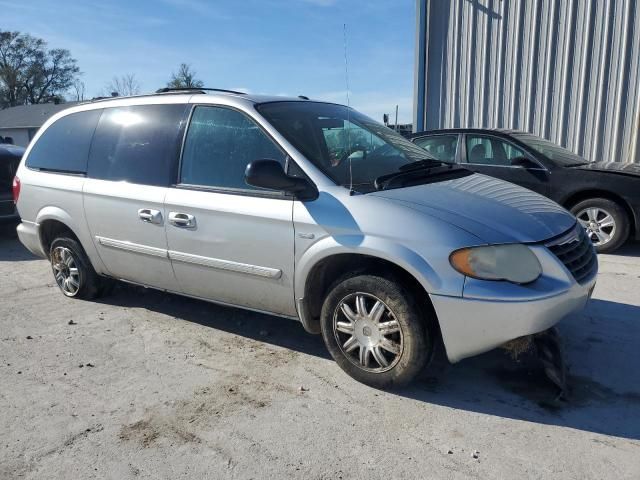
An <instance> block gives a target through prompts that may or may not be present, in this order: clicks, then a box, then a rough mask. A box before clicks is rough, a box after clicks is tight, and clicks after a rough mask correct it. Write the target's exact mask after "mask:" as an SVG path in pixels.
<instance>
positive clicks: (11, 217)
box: [0, 143, 24, 223]
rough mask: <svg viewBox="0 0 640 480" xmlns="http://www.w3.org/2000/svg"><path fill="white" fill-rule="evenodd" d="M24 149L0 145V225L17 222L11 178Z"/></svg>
mask: <svg viewBox="0 0 640 480" xmlns="http://www.w3.org/2000/svg"><path fill="white" fill-rule="evenodd" d="M23 154H24V148H22V147H17V146H15V145H8V144H5V143H2V144H0V223H4V222H11V221H16V220H18V218H19V217H18V212H17V211H16V207H15V204H14V201H13V193H12V189H13V177H14V176H15V174H16V170H17V169H18V164H19V163H20V159H21V158H22V155H23Z"/></svg>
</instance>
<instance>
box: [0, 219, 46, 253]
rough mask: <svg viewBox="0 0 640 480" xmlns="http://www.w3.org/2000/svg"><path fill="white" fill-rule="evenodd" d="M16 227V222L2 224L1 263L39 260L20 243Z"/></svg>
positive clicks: (0, 241) (0, 228)
mask: <svg viewBox="0 0 640 480" xmlns="http://www.w3.org/2000/svg"><path fill="white" fill-rule="evenodd" d="M16 226H17V223H16V222H11V223H0V262H6V261H14V262H23V261H27V260H37V259H38V257H36V256H34V255H32V254H31V253H30V252H29V251H28V250H27V249H26V248H24V247H23V246H22V244H21V243H20V242H19V241H18V234H17V233H16Z"/></svg>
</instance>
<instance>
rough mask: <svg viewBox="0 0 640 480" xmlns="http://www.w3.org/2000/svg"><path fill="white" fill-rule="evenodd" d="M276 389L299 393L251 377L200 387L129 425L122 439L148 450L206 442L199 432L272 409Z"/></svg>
mask: <svg viewBox="0 0 640 480" xmlns="http://www.w3.org/2000/svg"><path fill="white" fill-rule="evenodd" d="M274 387H275V391H276V392H283V391H284V392H286V393H288V394H289V395H293V394H295V393H296V392H295V391H294V390H293V389H291V388H289V387H285V386H282V385H280V386H277V385H276V386H274V385H273V384H268V383H266V382H262V381H255V380H251V379H249V378H244V379H242V380H241V381H239V382H233V383H226V384H224V385H222V386H219V385H217V386H205V387H202V388H199V389H197V390H195V391H194V392H193V394H192V396H191V397H190V398H188V399H184V400H179V401H177V402H171V403H170V404H169V405H165V408H164V409H163V410H157V411H150V412H147V414H146V415H145V417H144V418H143V419H141V420H138V421H136V422H134V423H131V424H129V425H125V426H124V427H122V429H121V431H120V435H119V439H120V440H121V441H135V442H137V443H139V444H141V445H142V446H143V447H145V448H147V447H150V446H152V445H154V444H156V443H159V442H162V441H165V440H169V441H170V442H172V443H180V444H190V443H191V444H197V443H200V442H201V441H202V440H201V437H200V436H199V435H198V433H197V432H198V431H199V430H203V431H207V430H211V429H212V428H213V427H214V425H215V423H216V422H218V421H219V419H221V418H227V417H230V416H232V415H237V414H243V415H250V416H255V414H256V411H258V410H260V409H264V408H267V407H269V406H270V405H271V403H272V398H271V397H272V395H273V393H274ZM167 407H168V408H167Z"/></svg>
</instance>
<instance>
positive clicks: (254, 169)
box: [244, 160, 318, 200]
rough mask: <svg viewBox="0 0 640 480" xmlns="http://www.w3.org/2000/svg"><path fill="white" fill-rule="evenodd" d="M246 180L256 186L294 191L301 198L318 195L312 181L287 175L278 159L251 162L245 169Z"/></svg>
mask: <svg viewBox="0 0 640 480" xmlns="http://www.w3.org/2000/svg"><path fill="white" fill-rule="evenodd" d="M244 181H245V182H247V184H248V185H252V186H254V187H259V188H266V189H268V190H278V191H281V192H288V193H293V194H294V195H295V196H296V197H298V198H300V199H301V200H311V199H314V198H316V197H317V196H318V190H317V189H316V187H315V186H314V185H313V184H312V183H311V182H309V181H308V180H306V179H304V178H299V177H292V176H289V175H287V174H286V173H285V171H284V169H283V168H282V165H281V164H280V162H277V161H276V160H255V161H253V162H251V163H250V164H249V165H247V169H246V170H245V171H244Z"/></svg>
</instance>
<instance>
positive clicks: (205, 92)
mask: <svg viewBox="0 0 640 480" xmlns="http://www.w3.org/2000/svg"><path fill="white" fill-rule="evenodd" d="M195 95H202V98H203V100H204V101H205V102H206V103H209V102H211V101H212V100H215V99H216V98H222V99H229V98H235V99H238V100H241V101H244V102H250V103H254V104H258V103H268V102H308V101H318V100H313V99H309V98H308V97H306V96H303V95H300V96H297V97H292V96H282V95H264V94H251V93H245V92H240V91H234V90H225V89H216V88H202V89H199V88H194V89H161V90H159V91H157V92H155V93H150V94H144V95H131V96H127V97H100V98H96V99H93V100H90V101H88V102H84V103H83V105H91V104H96V103H99V104H101V105H104V104H111V103H115V104H122V103H124V102H126V101H127V100H129V101H131V103H132V104H135V103H137V102H136V100H137V99H153V98H163V97H167V96H171V97H177V98H181V99H182V100H184V99H185V97H186V98H189V99H190V98H192V97H193V96H195ZM149 103H153V101H151V102H149ZM322 103H331V102H324V101H322Z"/></svg>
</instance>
